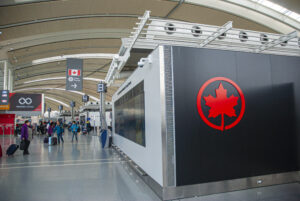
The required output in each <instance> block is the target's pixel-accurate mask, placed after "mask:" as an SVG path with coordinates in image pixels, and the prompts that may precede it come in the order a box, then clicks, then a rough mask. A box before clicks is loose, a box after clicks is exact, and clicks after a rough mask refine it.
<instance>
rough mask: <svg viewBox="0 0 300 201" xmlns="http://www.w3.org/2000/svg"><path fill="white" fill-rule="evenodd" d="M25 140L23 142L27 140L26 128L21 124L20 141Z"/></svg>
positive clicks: (25, 125)
mask: <svg viewBox="0 0 300 201" xmlns="http://www.w3.org/2000/svg"><path fill="white" fill-rule="evenodd" d="M23 138H25V140H28V127H27V124H23V126H22V128H21V139H23Z"/></svg>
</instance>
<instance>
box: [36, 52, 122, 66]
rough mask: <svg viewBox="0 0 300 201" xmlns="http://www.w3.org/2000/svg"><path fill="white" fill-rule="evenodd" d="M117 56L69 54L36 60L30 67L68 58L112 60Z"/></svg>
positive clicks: (107, 54) (106, 54) (108, 54)
mask: <svg viewBox="0 0 300 201" xmlns="http://www.w3.org/2000/svg"><path fill="white" fill-rule="evenodd" d="M117 55H118V54H110V53H88V54H69V55H62V56H54V57H47V58H42V59H36V60H33V61H32V65H38V64H44V63H50V62H56V61H64V60H66V59H69V58H77V59H113V58H114V57H116V56H117Z"/></svg>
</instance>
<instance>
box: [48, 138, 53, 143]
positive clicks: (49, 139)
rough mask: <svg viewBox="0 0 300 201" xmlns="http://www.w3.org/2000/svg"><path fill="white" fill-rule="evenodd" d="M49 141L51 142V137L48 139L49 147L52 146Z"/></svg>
mask: <svg viewBox="0 0 300 201" xmlns="http://www.w3.org/2000/svg"><path fill="white" fill-rule="evenodd" d="M51 141H52V137H48V144H49V145H52V144H51Z"/></svg>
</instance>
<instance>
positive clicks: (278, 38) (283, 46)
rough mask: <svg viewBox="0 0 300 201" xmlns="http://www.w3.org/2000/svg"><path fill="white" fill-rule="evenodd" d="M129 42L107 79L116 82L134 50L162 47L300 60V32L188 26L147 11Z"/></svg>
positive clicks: (225, 25)
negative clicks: (154, 16) (283, 32)
mask: <svg viewBox="0 0 300 201" xmlns="http://www.w3.org/2000/svg"><path fill="white" fill-rule="evenodd" d="M139 19H140V22H138V23H136V24H137V27H134V28H133V30H134V31H133V32H132V33H131V36H130V37H129V38H123V39H122V46H121V48H120V51H119V55H118V56H117V57H115V58H114V59H113V61H112V63H111V66H110V69H109V72H108V74H107V76H106V78H105V81H106V82H107V83H108V86H110V85H111V83H112V82H113V80H114V78H115V75H116V74H118V73H119V72H120V71H121V70H122V68H123V67H124V65H125V64H126V62H127V60H128V58H129V57H130V51H131V49H132V48H136V49H154V48H156V47H157V46H159V45H171V46H185V47H195V48H210V49H222V50H233V51H244V52H253V53H265V54H277V55H289V56H300V39H299V38H298V37H297V36H298V32H297V31H294V32H292V33H290V34H287V35H284V34H274V33H265V32H258V31H251V30H243V29H235V28H232V22H227V23H226V24H224V25H223V26H212V25H205V24H197V23H189V22H183V21H176V20H169V19H160V18H151V17H150V12H149V11H146V12H145V14H144V16H143V17H141V18H139Z"/></svg>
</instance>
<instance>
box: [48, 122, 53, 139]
mask: <svg viewBox="0 0 300 201" xmlns="http://www.w3.org/2000/svg"><path fill="white" fill-rule="evenodd" d="M52 133H53V123H52V122H51V124H50V125H49V127H48V135H49V137H51V135H52Z"/></svg>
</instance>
